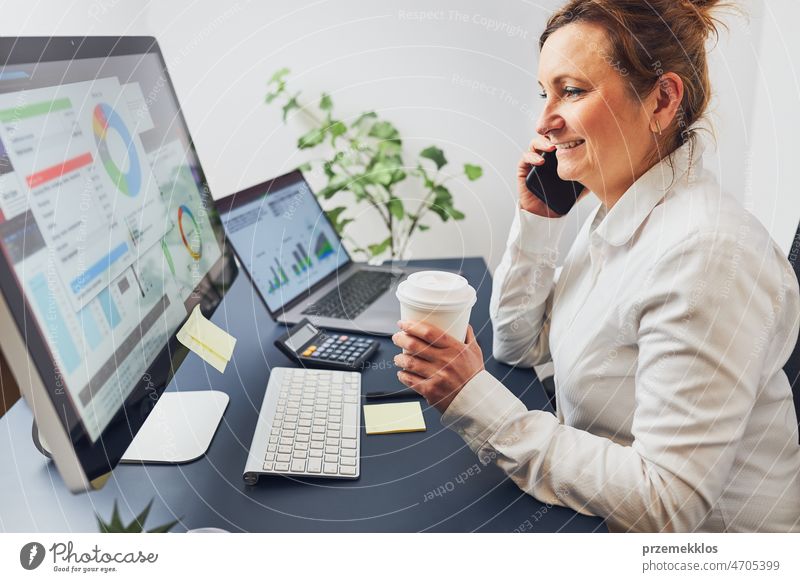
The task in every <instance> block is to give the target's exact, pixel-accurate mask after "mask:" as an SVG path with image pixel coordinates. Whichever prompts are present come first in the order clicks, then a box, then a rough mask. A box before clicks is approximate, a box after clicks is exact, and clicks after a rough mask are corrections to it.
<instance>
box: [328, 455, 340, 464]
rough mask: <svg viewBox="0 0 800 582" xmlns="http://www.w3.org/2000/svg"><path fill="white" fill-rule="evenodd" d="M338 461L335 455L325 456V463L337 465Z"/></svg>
mask: <svg viewBox="0 0 800 582" xmlns="http://www.w3.org/2000/svg"><path fill="white" fill-rule="evenodd" d="M338 461H339V457H338V456H337V455H325V462H326V463H337V462H338Z"/></svg>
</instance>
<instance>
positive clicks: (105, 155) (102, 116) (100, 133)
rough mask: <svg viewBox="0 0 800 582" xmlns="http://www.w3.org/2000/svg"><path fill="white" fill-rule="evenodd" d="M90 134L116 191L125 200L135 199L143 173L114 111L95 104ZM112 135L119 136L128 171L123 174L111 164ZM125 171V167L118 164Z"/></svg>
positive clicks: (137, 157) (129, 140) (125, 131)
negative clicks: (91, 133)
mask: <svg viewBox="0 0 800 582" xmlns="http://www.w3.org/2000/svg"><path fill="white" fill-rule="evenodd" d="M92 130H93V132H94V140H95V142H96V143H97V153H98V154H99V156H100V160H101V161H102V162H103V167H104V168H105V170H106V173H107V174H108V177H109V178H111V181H112V182H113V183H114V185H115V186H116V187H117V190H119V191H120V192H122V193H123V194H125V195H126V196H131V197H133V196H136V195H138V194H139V190H140V189H141V187H142V170H141V166H140V164H139V154H138V153H137V152H136V146H135V145H134V143H133V136H132V135H131V132H130V131H128V128H127V126H126V125H125V122H124V121H123V120H122V118H121V117H120V116H119V115H118V114H117V112H116V111H114V109H113V108H112V107H111V106H110V105H108V104H107V103H98V104H97V105H96V106H95V108H94V115H93V117H92ZM112 132H113V133H114V134H116V135H117V136H118V138H119V139H120V140H121V141H122V144H123V146H124V148H125V152H126V156H127V160H128V164H127V165H128V170H127V171H123V170H122V169H121V168H120V164H118V163H117V161H115V160H114V156H113V155H112V153H111V148H110V147H109V141H110V139H111V134H112ZM121 165H122V166H123V167H124V164H121Z"/></svg>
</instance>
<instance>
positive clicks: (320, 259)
mask: <svg viewBox="0 0 800 582" xmlns="http://www.w3.org/2000/svg"><path fill="white" fill-rule="evenodd" d="M215 204H216V207H217V210H218V211H219V213H220V218H221V220H222V225H223V226H224V228H225V232H226V234H227V236H228V240H229V241H230V243H231V245H232V246H233V249H234V252H235V253H236V256H237V257H238V259H239V262H240V263H241V265H242V266H243V267H244V271H245V272H246V273H247V274H248V276H249V277H250V280H251V281H252V283H253V286H254V287H255V288H256V290H257V291H258V294H259V295H260V297H261V299H262V300H263V302H264V304H265V305H266V307H267V310H268V311H269V314H270V316H272V318H273V319H274V320H276V321H278V322H280V323H284V324H288V325H292V324H295V323H297V322H299V321H301V320H302V319H304V318H307V319H308V320H309V321H311V323H312V324H314V325H315V326H318V327H323V328H329V329H336V330H342V331H355V332H359V333H368V334H373V335H391V334H393V333H395V332H396V331H397V320H398V319H399V318H400V306H399V304H398V302H397V298H396V297H395V294H394V292H395V289H396V288H397V285H398V284H399V283H400V282H401V281H402V280H403V279H404V278H405V277H406V276H407V275H408V274H409V273H412V272H414V271H420V270H423V269H414V268H400V267H397V266H373V265H368V264H366V263H360V262H356V261H353V259H352V258H351V257H350V255H349V254H348V252H347V250H346V249H345V247H344V245H343V244H342V240H341V238H340V237H339V235H338V234H337V233H336V229H335V228H334V227H333V224H331V222H330V220H329V219H328V217H327V215H326V214H325V212H324V211H323V210H322V207H321V206H320V205H319V202H318V201H317V197H316V196H315V195H314V193H313V192H312V191H311V188H310V187H309V185H308V184H307V183H306V180H305V178H303V174H302V173H301V172H300V171H297V170H295V171H294V172H290V173H288V174H285V175H283V176H279V177H277V178H275V179H273V180H269V181H268V182H264V183H263V184H258V185H256V186H252V187H250V188H247V189H246V190H242V191H241V192H237V193H235V194H231V195H230V196H226V197H225V198H221V199H219V200H217V201H216V203H215Z"/></svg>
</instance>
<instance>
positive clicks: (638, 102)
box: [394, 0, 800, 531]
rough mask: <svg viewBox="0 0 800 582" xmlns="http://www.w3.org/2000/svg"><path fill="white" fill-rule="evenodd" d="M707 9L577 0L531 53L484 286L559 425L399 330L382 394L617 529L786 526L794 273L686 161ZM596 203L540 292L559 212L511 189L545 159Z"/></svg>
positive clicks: (796, 479)
mask: <svg viewBox="0 0 800 582" xmlns="http://www.w3.org/2000/svg"><path fill="white" fill-rule="evenodd" d="M715 4H717V2H714V1H693V2H689V1H676V0H658V1H654V0H649V1H648V2H632V1H622V0H616V1H613V0H573V1H572V2H570V3H569V4H567V5H566V6H565V7H564V8H562V9H561V10H560V11H559V12H557V13H556V14H555V15H553V16H552V17H551V19H550V21H549V22H548V25H547V28H546V30H545V31H544V33H543V34H542V37H541V39H540V53H541V54H540V60H539V81H540V84H541V87H542V97H543V98H544V100H545V101H544V110H543V111H542V114H541V117H540V119H539V121H538V127H537V133H538V134H539V136H537V137H536V139H534V140H533V142H532V143H531V146H530V151H528V152H525V154H524V155H523V156H522V160H521V161H520V163H519V168H518V179H519V208H518V210H517V214H516V217H515V221H514V226H513V229H512V232H511V235H510V237H509V240H508V247H507V250H506V252H505V255H504V257H503V259H502V262H501V264H500V266H499V267H498V269H497V272H496V273H495V278H494V289H493V294H492V301H491V317H492V322H493V326H494V357H495V358H496V359H498V360H500V361H503V362H506V363H509V364H514V365H517V366H523V367H524V366H533V365H536V364H539V363H543V362H545V361H548V360H551V359H552V361H553V364H554V366H555V383H556V402H557V412H558V416H557V417H554V416H553V415H551V414H549V413H546V412H542V411H528V410H526V409H525V407H524V405H523V404H522V403H521V402H520V401H519V400H518V399H517V398H516V397H515V396H513V395H512V394H511V392H509V391H508V390H507V389H506V388H505V387H504V386H503V385H502V383H501V382H500V381H499V380H497V379H495V378H493V377H492V376H491V375H489V374H488V373H487V372H486V371H485V370H484V369H483V355H482V354H481V350H480V348H479V347H478V344H477V343H476V342H475V338H474V335H473V333H472V330H471V329H470V331H469V334H468V337H467V341H466V343H460V342H457V341H456V340H454V339H452V338H451V337H449V336H446V335H444V334H443V332H441V331H440V330H437V329H435V328H432V327H431V326H429V325H425V324H420V323H417V324H414V323H410V322H400V327H401V330H402V331H401V332H399V333H398V334H396V335H395V336H394V341H395V343H396V344H397V345H398V346H400V347H402V348H403V349H404V350H405V351H406V353H404V354H402V355H398V356H397V358H396V359H395V361H396V363H397V365H398V366H399V367H401V368H403V369H404V370H403V371H402V372H400V373H399V374H398V376H399V378H400V380H401V381H402V382H403V383H404V384H406V385H408V386H409V387H411V388H413V389H415V390H417V391H418V392H420V393H421V394H422V395H423V396H424V397H425V398H426V399H427V400H428V402H429V403H430V404H432V405H434V406H436V407H437V408H438V409H439V410H441V411H442V412H443V417H442V422H443V423H444V424H445V425H446V426H448V427H450V428H452V429H453V430H455V431H457V432H458V433H459V434H460V435H461V436H462V437H463V438H464V439H465V441H466V442H467V443H468V445H469V446H470V447H471V448H472V449H473V450H474V451H475V452H476V453H478V455H479V457H480V458H481V459H483V460H484V461H485V462H489V460H490V459H492V460H494V461H495V462H496V463H497V464H498V465H499V466H500V467H501V468H502V469H504V470H505V471H506V472H507V473H508V474H509V476H510V477H511V479H513V480H514V481H515V482H516V483H517V484H518V485H519V487H521V488H522V489H523V490H524V491H526V492H528V493H530V494H531V495H533V496H535V497H536V498H537V499H539V500H540V501H542V502H545V503H553V504H560V505H564V506H567V507H571V508H573V509H575V510H576V511H579V512H581V513H585V514H593V515H598V516H602V517H603V518H605V519H606V523H607V524H608V526H609V528H610V529H612V530H614V531H630V530H636V531H760V530H769V531H798V530H800V446H798V434H797V418H796V415H795V412H794V408H793V405H792V394H791V390H790V386H789V383H788V380H787V377H786V375H785V373H784V372H783V371H782V368H783V365H784V364H785V362H786V360H787V359H788V356H789V354H790V353H791V351H792V348H793V347H794V345H795V342H796V339H797V333H798V317H799V316H800V298H799V297H798V286H797V280H796V277H795V275H794V273H793V271H792V269H791V266H790V265H789V263H788V261H787V260H786V258H785V257H784V256H783V254H782V252H781V251H780V249H779V248H778V247H777V246H776V245H775V244H774V243H773V241H772V240H771V239H770V237H769V235H768V233H767V232H766V231H765V229H764V228H763V227H762V226H761V225H760V224H759V223H758V221H757V220H756V219H755V218H754V217H753V216H752V215H750V214H749V213H748V212H746V211H745V210H744V209H743V208H742V207H741V206H740V205H739V204H738V203H737V202H735V200H733V199H732V198H731V197H728V196H724V195H721V194H720V193H719V187H718V185H717V183H716V181H715V179H714V178H713V176H712V175H710V174H709V173H708V172H707V171H705V170H703V168H702V163H701V157H700V154H701V149H702V148H701V144H700V142H699V139H698V137H697V136H696V135H695V128H696V124H697V122H698V120H700V118H701V116H702V114H703V112H704V110H705V108H706V105H707V102H708V96H709V93H710V87H709V82H708V71H707V66H706V52H705V41H706V39H707V37H708V36H709V34H710V33H715V34H716V30H715V25H714V20H713V19H712V16H711V13H710V11H711V9H712V6H713V5H715ZM552 150H555V151H556V155H557V157H558V172H559V176H560V177H561V178H563V179H569V180H577V181H579V182H581V183H582V184H584V185H585V186H586V188H587V190H586V191H585V192H584V195H585V194H586V193H587V192H588V191H591V192H592V193H593V194H594V195H596V196H597V197H598V198H599V199H600V203H601V204H600V206H599V207H598V209H597V211H596V213H595V214H594V215H593V216H591V217H590V218H589V219H588V220H587V222H586V223H585V224H584V225H583V228H582V229H581V230H580V232H579V234H578V236H577V239H576V240H575V242H574V244H573V246H572V248H571V250H570V252H569V254H568V255H567V257H566V258H565V260H564V265H563V271H562V273H561V275H560V277H559V278H558V281H557V282H554V266H555V262H556V260H557V251H556V249H557V248H558V240H559V236H560V233H561V230H562V228H563V226H564V221H565V218H563V217H558V216H557V215H555V214H554V213H553V212H552V211H550V210H549V209H548V208H547V207H546V206H545V205H544V204H542V203H541V202H540V201H539V200H538V199H537V198H536V197H534V196H533V195H532V194H531V193H530V192H529V191H528V190H527V189H526V188H525V176H526V175H527V173H528V171H529V169H530V167H531V165H538V164H541V163H543V159H542V157H541V155H540V154H541V153H542V152H544V151H552Z"/></svg>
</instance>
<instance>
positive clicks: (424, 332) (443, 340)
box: [397, 321, 455, 348]
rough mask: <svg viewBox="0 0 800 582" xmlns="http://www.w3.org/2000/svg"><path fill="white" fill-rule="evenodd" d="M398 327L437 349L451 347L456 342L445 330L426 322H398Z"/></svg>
mask: <svg viewBox="0 0 800 582" xmlns="http://www.w3.org/2000/svg"><path fill="white" fill-rule="evenodd" d="M397 325H398V326H399V327H400V329H401V330H403V331H404V332H405V333H407V334H408V335H411V336H414V337H417V338H419V339H421V340H423V341H424V342H426V343H428V344H430V345H432V346H433V347H436V348H447V347H451V346H452V344H453V343H454V342H455V340H454V339H453V338H452V337H451V336H449V335H447V333H446V332H445V331H444V330H443V329H441V328H439V327H436V326H435V325H431V324H430V323H425V322H424V321H398V322H397Z"/></svg>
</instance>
